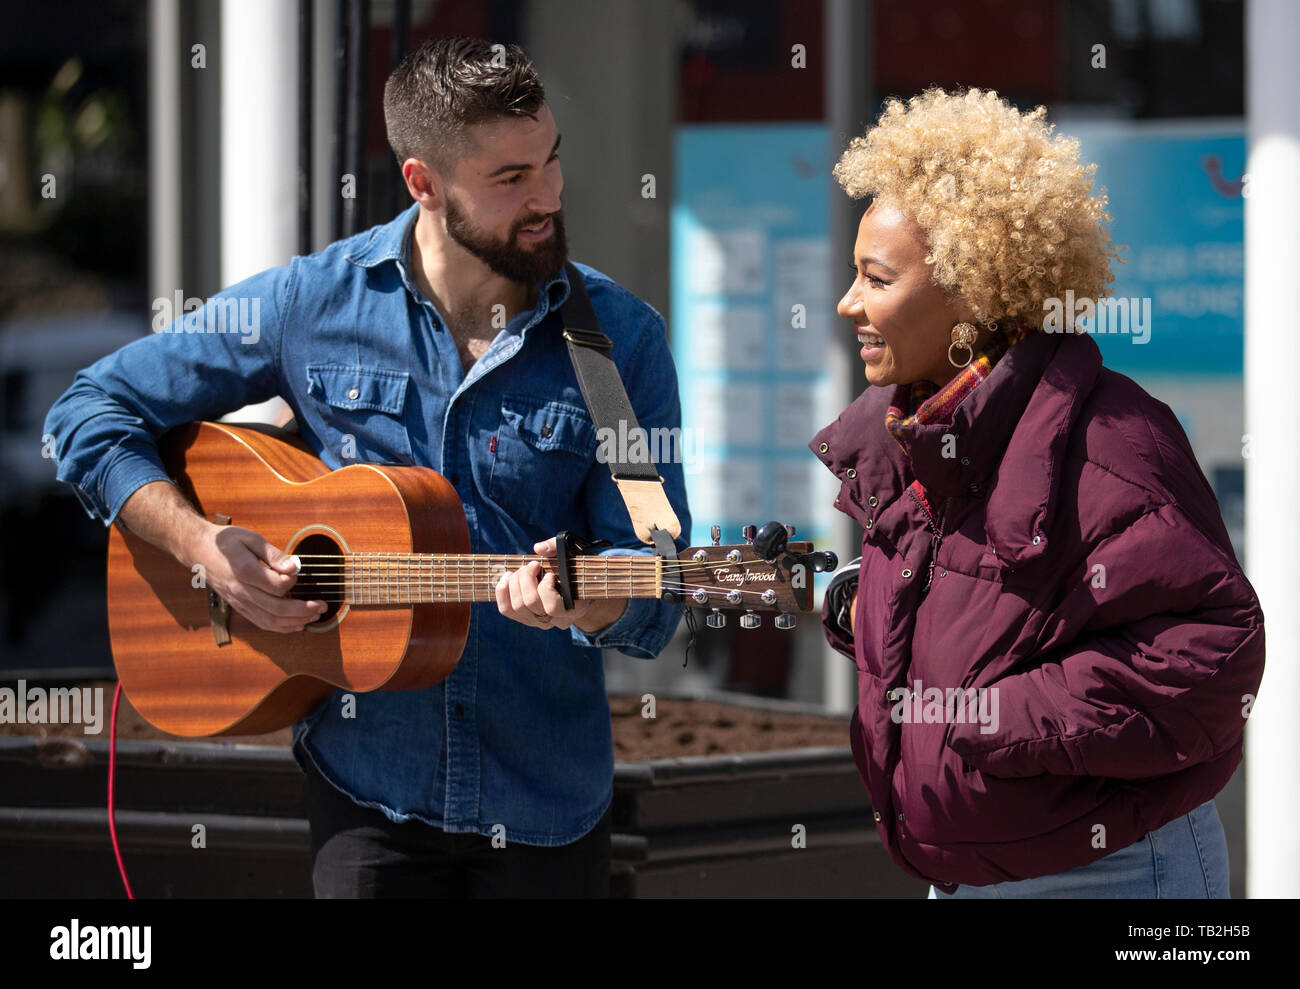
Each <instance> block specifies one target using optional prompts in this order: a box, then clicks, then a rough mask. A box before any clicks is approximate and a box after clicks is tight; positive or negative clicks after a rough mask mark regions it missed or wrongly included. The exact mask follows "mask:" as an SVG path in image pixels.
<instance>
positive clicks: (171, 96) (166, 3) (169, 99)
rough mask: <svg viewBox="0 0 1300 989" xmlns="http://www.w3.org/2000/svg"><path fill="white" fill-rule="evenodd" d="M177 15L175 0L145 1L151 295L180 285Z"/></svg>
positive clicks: (162, 295) (155, 296) (164, 295)
mask: <svg viewBox="0 0 1300 989" xmlns="http://www.w3.org/2000/svg"><path fill="white" fill-rule="evenodd" d="M180 28H181V15H180V7H179V5H178V4H177V3H176V0H151V2H150V4H149V296H150V298H153V299H159V298H166V299H170V298H171V297H172V293H173V292H175V291H176V290H177V289H182V290H184V291H185V293H186V295H187V296H188V295H191V294H193V293H192V292H191V291H190V287H189V286H187V285H182V284H181V278H182V263H183V260H184V258H183V253H182V252H183V243H182V239H181V62H182V59H185V58H186V53H185V52H184V50H183V49H182V47H181V36H180Z"/></svg>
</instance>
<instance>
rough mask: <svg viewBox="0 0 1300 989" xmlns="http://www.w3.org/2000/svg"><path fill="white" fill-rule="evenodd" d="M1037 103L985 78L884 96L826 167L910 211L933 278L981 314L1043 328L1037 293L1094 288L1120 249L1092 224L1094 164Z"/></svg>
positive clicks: (1100, 213)
mask: <svg viewBox="0 0 1300 989" xmlns="http://www.w3.org/2000/svg"><path fill="white" fill-rule="evenodd" d="M1046 113H1047V110H1046V109H1045V108H1044V107H1041V106H1040V107H1038V108H1037V109H1036V110H1034V111H1032V112H1031V113H1025V114H1022V113H1021V112H1020V111H1019V110H1017V109H1016V108H1015V107H1014V106H1012V105H1011V104H1010V103H1008V102H1006V101H1005V100H1002V99H1000V98H999V97H998V94H997V93H996V92H993V91H991V90H989V91H983V90H979V89H970V90H968V91H967V92H964V93H961V92H957V93H951V94H949V93H946V92H944V91H943V90H941V89H938V88H931V89H927V90H926V91H925V92H923V93H922V94H921V95H919V96H914V97H912V98H911V99H910V100H908V101H907V106H906V107H905V106H904V105H903V103H902V102H901V101H900V100H897V99H891V100H889V101H888V102H887V103H886V104H885V109H884V112H883V113H882V114H881V115H880V119H879V120H878V121H877V123H876V126H875V127H873V128H871V129H870V130H869V131H867V133H866V134H865V135H864V136H862V137H855V138H854V139H853V140H852V141H851V142H850V143H849V147H848V150H847V151H845V152H844V154H843V155H842V156H841V157H840V160H839V162H838V163H837V164H836V165H835V170H834V173H833V174H834V176H835V179H836V181H837V182H839V184H840V185H841V186H843V187H844V191H845V192H847V193H848V194H849V195H850V196H852V197H853V198H854V199H860V198H862V197H863V196H874V197H876V198H877V199H878V200H880V201H881V202H883V203H885V204H887V205H890V206H893V207H894V208H896V209H898V210H900V211H902V212H904V213H908V214H910V215H911V216H912V217H913V218H914V219H915V220H916V222H917V224H918V225H919V226H920V227H921V229H922V230H923V231H924V232H925V236H926V242H927V247H928V250H929V253H928V255H927V256H926V263H927V264H929V265H931V266H932V268H933V277H934V280H935V282H936V284H938V285H939V286H940V287H941V288H943V289H945V290H947V291H949V292H952V293H954V294H956V295H958V296H960V297H961V298H962V299H963V300H964V301H965V302H966V304H967V305H969V306H970V307H971V309H972V310H973V311H974V312H975V314H976V317H977V319H979V320H980V321H981V322H989V321H993V320H1002V319H1003V318H1004V317H1017V318H1025V319H1026V320H1028V321H1030V322H1032V323H1033V324H1034V326H1035V327H1036V328H1041V326H1042V314H1043V303H1044V300H1046V299H1053V298H1055V299H1063V298H1064V297H1065V291H1066V289H1073V290H1074V293H1075V296H1076V297H1087V298H1091V299H1097V298H1100V297H1102V296H1103V295H1104V293H1105V291H1106V289H1107V287H1108V286H1109V285H1110V283H1111V280H1112V274H1111V270H1110V259H1111V258H1118V255H1117V254H1116V252H1115V251H1114V249H1112V247H1111V244H1110V234H1109V232H1108V231H1107V229H1106V228H1105V227H1104V226H1103V225H1102V223H1103V221H1109V220H1110V215H1109V214H1108V213H1107V212H1106V194H1105V192H1104V191H1102V192H1101V193H1100V194H1098V195H1096V196H1093V195H1092V194H1091V193H1092V175H1093V172H1095V171H1096V168H1097V166H1096V165H1086V166H1085V165H1082V164H1080V162H1079V142H1078V141H1076V140H1073V139H1071V138H1067V137H1064V136H1062V135H1059V134H1058V135H1056V136H1053V135H1052V130H1053V125H1051V124H1047V123H1045V122H1044V120H1043V118H1044V116H1045V115H1046ZM1069 315H1072V314H1069Z"/></svg>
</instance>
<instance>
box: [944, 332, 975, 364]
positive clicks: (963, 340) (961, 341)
mask: <svg viewBox="0 0 1300 989" xmlns="http://www.w3.org/2000/svg"><path fill="white" fill-rule="evenodd" d="M978 337H979V333H978V332H977V331H976V330H975V327H974V326H973V325H972V324H970V323H958V324H957V325H956V326H954V327H953V328H952V343H950V344H949V345H948V363H949V364H951V365H952V366H953V367H955V368H958V369H960V368H963V367H966V366H967V365H968V364H970V362H971V360H972V358H974V356H975V351H974V349H973V348H972V347H971V344H973V343H974V342H975V341H976V339H977V338H978ZM954 347H958V348H960V349H962V350H964V351H966V359H965V360H964V361H962V362H961V363H960V364H958V363H957V362H956V361H955V360H954V359H953V356H952V351H953V348H954Z"/></svg>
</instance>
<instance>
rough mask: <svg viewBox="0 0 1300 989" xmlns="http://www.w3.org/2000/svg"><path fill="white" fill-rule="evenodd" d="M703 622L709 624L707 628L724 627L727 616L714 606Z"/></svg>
mask: <svg viewBox="0 0 1300 989" xmlns="http://www.w3.org/2000/svg"><path fill="white" fill-rule="evenodd" d="M704 624H705V625H707V626H709V628H726V627H727V616H726V615H724V614H723V613H722V612H721V611H719V610H718V609H717V608H714V609H713V610H712V611H711V612H709V614H708V616H707V617H706V618H705V619H704Z"/></svg>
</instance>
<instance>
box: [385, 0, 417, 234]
mask: <svg viewBox="0 0 1300 989" xmlns="http://www.w3.org/2000/svg"><path fill="white" fill-rule="evenodd" d="M410 45H411V0H396V3H395V4H394V5H393V44H392V48H391V49H390V50H389V57H388V63H389V68H390V69H396V68H397V66H398V64H399V63H400V62H401V61H402V57H403V56H404V55H405V54H406V50H407V48H409V47H410ZM384 187H385V188H386V189H387V190H388V203H387V205H388V210H387V213H388V215H389V216H394V215H395V214H396V213H397V211H398V210H400V209H402V208H403V206H404V205H406V204H407V203H406V182H405V181H404V180H403V179H402V173H401V172H400V171H399V172H398V173H397V174H396V175H393V176H392V178H391V179H390V180H389V181H388V182H385V183H384Z"/></svg>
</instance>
